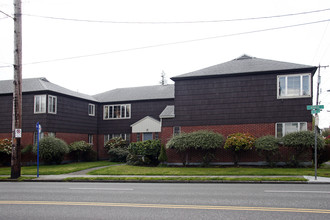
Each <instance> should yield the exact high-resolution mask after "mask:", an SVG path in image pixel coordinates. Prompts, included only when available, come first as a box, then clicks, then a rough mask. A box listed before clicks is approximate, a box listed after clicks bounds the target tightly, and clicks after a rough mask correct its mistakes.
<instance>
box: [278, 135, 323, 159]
mask: <svg viewBox="0 0 330 220" xmlns="http://www.w3.org/2000/svg"><path fill="white" fill-rule="evenodd" d="M282 141H283V145H284V146H286V147H290V148H293V149H294V155H293V159H292V160H293V162H294V163H293V164H294V165H299V162H300V161H301V159H302V158H303V157H305V156H306V154H307V153H308V152H310V150H311V148H314V145H315V135H314V132H312V131H299V132H294V133H290V134H287V135H285V136H284V137H283V138H282ZM323 148H324V140H323V138H322V137H321V136H320V135H318V136H317V149H318V151H319V154H318V157H320V156H321V153H322V149H323ZM313 154H314V150H313ZM313 160H314V156H313ZM320 162H321V161H320ZM291 164H292V163H291ZM319 164H321V163H319Z"/></svg>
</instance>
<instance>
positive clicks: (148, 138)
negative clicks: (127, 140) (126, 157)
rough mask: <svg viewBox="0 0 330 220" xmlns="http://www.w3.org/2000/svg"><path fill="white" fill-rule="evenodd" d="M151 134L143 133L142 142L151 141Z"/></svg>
mask: <svg viewBox="0 0 330 220" xmlns="http://www.w3.org/2000/svg"><path fill="white" fill-rule="evenodd" d="M152 139H153V138H152V133H143V141H148V140H152Z"/></svg>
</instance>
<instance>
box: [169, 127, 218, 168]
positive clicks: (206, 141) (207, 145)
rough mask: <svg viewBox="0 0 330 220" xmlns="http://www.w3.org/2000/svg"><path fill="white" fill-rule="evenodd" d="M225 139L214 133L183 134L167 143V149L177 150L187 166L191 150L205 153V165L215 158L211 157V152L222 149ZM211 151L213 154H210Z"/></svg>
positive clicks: (196, 132)
mask: <svg viewBox="0 0 330 220" xmlns="http://www.w3.org/2000/svg"><path fill="white" fill-rule="evenodd" d="M223 142H224V137H223V136H222V135H221V134H219V133H215V132H212V131H195V132H191V133H181V134H179V135H176V136H174V137H172V138H171V139H170V140H169V142H167V144H166V147H167V148H171V149H175V150H176V151H177V152H178V153H184V155H182V163H183V165H186V164H187V163H188V162H189V161H188V154H189V150H190V149H197V150H202V151H204V156H203V161H204V163H210V162H211V160H212V159H214V157H210V155H211V154H212V153H211V152H212V151H214V150H215V149H217V148H220V147H222V145H223ZM210 151H211V152H210Z"/></svg>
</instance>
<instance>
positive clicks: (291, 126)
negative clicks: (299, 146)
mask: <svg viewBox="0 0 330 220" xmlns="http://www.w3.org/2000/svg"><path fill="white" fill-rule="evenodd" d="M297 131H298V122H294V123H285V134H289V133H293V132H297Z"/></svg>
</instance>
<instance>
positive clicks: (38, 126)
mask: <svg viewBox="0 0 330 220" xmlns="http://www.w3.org/2000/svg"><path fill="white" fill-rule="evenodd" d="M39 129H40V125H39V122H37V177H39V131H40V130H39Z"/></svg>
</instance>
